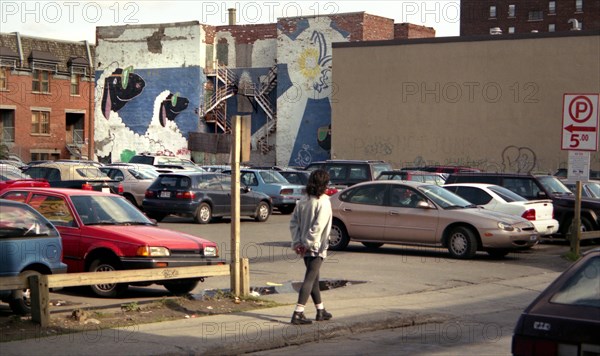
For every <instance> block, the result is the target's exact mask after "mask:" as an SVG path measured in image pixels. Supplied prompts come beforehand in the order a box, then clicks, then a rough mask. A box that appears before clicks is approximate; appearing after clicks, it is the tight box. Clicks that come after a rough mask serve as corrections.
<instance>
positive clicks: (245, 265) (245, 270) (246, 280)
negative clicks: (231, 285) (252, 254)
mask: <svg viewBox="0 0 600 356" xmlns="http://www.w3.org/2000/svg"><path fill="white" fill-rule="evenodd" d="M240 273H241V275H240V281H241V284H240V289H241V293H242V295H243V296H246V295H248V294H250V262H249V261H248V259H247V258H240Z"/></svg>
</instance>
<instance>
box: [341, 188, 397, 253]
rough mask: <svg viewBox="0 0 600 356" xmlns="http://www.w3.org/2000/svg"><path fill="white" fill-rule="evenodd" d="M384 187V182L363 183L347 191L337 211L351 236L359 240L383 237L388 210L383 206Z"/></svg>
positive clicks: (376, 239)
mask: <svg viewBox="0 0 600 356" xmlns="http://www.w3.org/2000/svg"><path fill="white" fill-rule="evenodd" d="M386 187H387V186H386V185H385V184H371V185H363V186H360V187H355V188H352V189H351V190H349V191H348V192H347V193H348V194H347V195H345V197H344V198H343V203H342V204H341V205H340V207H339V211H338V212H339V217H340V218H341V219H342V221H344V223H345V225H346V230H347V231H348V234H349V235H350V237H351V238H353V239H356V240H361V241H362V240H375V241H380V240H381V239H382V238H383V230H384V225H385V214H386V212H387V210H388V208H387V207H385V206H383V199H384V196H385V189H386Z"/></svg>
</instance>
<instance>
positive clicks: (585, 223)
mask: <svg viewBox="0 0 600 356" xmlns="http://www.w3.org/2000/svg"><path fill="white" fill-rule="evenodd" d="M572 225H573V220H570V222H569V223H568V224H567V228H566V229H565V230H564V234H565V236H566V235H568V234H569V232H570V231H571V227H572ZM592 230H593V227H592V223H591V222H590V221H589V220H588V219H587V218H586V217H584V216H582V217H581V232H586V231H592Z"/></svg>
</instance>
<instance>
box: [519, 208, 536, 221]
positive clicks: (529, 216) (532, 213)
mask: <svg viewBox="0 0 600 356" xmlns="http://www.w3.org/2000/svg"><path fill="white" fill-rule="evenodd" d="M521 217H522V218H525V219H527V220H535V209H529V210H527V211H525V212H524V213H523V214H522V215H521Z"/></svg>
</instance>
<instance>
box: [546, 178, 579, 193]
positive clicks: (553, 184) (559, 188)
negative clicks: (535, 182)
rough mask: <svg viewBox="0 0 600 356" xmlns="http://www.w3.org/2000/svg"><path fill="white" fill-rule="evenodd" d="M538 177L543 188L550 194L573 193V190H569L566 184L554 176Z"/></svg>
mask: <svg viewBox="0 0 600 356" xmlns="http://www.w3.org/2000/svg"><path fill="white" fill-rule="evenodd" d="M538 179H539V181H540V183H542V185H543V186H544V189H546V191H547V192H549V193H550V194H569V195H570V194H573V192H571V191H570V190H569V188H567V186H566V185H564V184H563V182H561V181H560V179H558V178H556V177H553V176H540V177H538Z"/></svg>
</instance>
